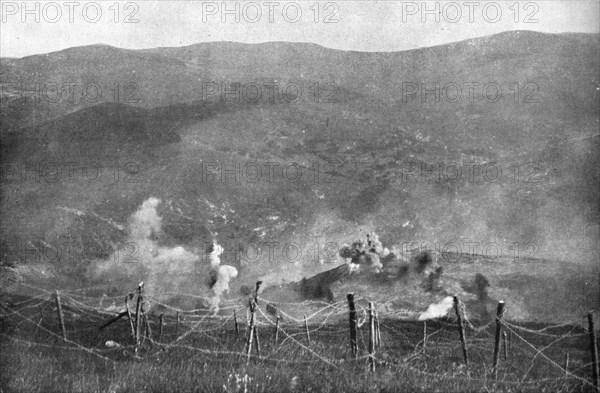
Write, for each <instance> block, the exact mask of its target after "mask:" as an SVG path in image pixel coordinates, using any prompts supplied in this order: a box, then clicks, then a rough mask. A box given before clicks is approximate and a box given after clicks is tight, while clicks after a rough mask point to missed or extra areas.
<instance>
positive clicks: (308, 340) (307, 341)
mask: <svg viewBox="0 0 600 393" xmlns="http://www.w3.org/2000/svg"><path fill="white" fill-rule="evenodd" d="M304 330H305V331H306V344H307V345H308V346H309V347H310V333H309V332H308V318H307V317H306V315H304Z"/></svg>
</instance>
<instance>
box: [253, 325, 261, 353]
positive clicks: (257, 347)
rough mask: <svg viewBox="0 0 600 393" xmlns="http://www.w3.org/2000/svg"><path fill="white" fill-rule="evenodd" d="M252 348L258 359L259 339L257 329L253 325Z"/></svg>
mask: <svg viewBox="0 0 600 393" xmlns="http://www.w3.org/2000/svg"><path fill="white" fill-rule="evenodd" d="M254 347H255V348H256V354H257V355H258V357H260V337H259V336H258V328H257V327H256V324H255V325H254Z"/></svg>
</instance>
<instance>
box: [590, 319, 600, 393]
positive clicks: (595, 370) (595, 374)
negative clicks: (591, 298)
mask: <svg viewBox="0 0 600 393" xmlns="http://www.w3.org/2000/svg"><path fill="white" fill-rule="evenodd" d="M588 328H589V332H590V350H591V351H592V362H593V363H594V365H593V367H594V368H593V370H592V376H593V378H594V387H595V388H596V390H598V345H597V344H596V331H595V330H594V315H593V314H592V313H591V312H590V313H588Z"/></svg>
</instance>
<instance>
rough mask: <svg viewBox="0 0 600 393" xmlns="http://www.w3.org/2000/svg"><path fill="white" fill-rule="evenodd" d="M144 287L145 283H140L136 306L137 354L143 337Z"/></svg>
mask: <svg viewBox="0 0 600 393" xmlns="http://www.w3.org/2000/svg"><path fill="white" fill-rule="evenodd" d="M143 285H144V283H143V282H140V283H139V284H138V289H137V292H138V296H137V303H136V306H135V352H136V353H137V351H138V349H139V346H140V338H141V335H142V325H141V323H140V322H141V318H142V300H143V299H142V286H143Z"/></svg>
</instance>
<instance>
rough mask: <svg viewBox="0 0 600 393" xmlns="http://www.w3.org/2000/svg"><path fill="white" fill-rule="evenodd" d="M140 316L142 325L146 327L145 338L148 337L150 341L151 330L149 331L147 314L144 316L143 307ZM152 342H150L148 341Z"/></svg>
mask: <svg viewBox="0 0 600 393" xmlns="http://www.w3.org/2000/svg"><path fill="white" fill-rule="evenodd" d="M142 316H143V318H144V325H145V326H146V333H145V335H146V337H148V338H149V339H152V329H150V321H149V320H148V314H146V313H145V312H144V311H143V307H142ZM150 342H152V341H150Z"/></svg>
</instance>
